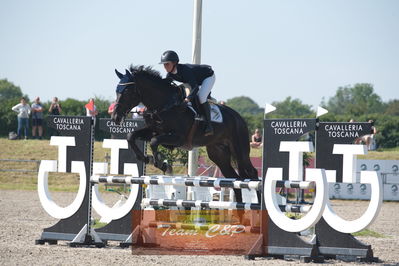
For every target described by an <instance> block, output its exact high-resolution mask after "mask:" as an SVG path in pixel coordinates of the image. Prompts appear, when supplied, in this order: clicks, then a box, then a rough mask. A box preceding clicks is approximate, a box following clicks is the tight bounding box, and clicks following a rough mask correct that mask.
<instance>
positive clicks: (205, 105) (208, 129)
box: [201, 101, 213, 136]
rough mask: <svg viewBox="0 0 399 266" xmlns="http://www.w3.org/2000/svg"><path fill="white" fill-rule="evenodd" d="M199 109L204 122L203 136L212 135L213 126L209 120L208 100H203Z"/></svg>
mask: <svg viewBox="0 0 399 266" xmlns="http://www.w3.org/2000/svg"><path fill="white" fill-rule="evenodd" d="M201 109H202V113H203V114H204V117H205V122H206V126H205V136H209V135H213V127H212V122H211V108H210V106H209V103H208V101H205V102H204V103H203V104H201Z"/></svg>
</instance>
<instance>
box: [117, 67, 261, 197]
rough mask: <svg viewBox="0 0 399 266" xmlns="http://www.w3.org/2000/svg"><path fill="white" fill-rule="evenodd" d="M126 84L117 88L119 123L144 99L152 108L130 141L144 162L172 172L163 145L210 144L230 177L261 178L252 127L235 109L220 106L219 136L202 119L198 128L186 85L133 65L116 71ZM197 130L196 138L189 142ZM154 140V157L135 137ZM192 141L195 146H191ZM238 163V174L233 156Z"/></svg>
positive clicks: (210, 150) (211, 152)
mask: <svg viewBox="0 0 399 266" xmlns="http://www.w3.org/2000/svg"><path fill="white" fill-rule="evenodd" d="M115 72H116V74H117V76H118V77H119V78H120V82H119V84H118V86H117V90H116V91H117V102H116V105H115V109H114V112H113V114H112V119H113V120H114V122H115V123H117V124H119V123H120V122H121V121H122V120H123V119H124V118H125V117H126V115H127V114H128V113H129V111H130V110H131V109H132V108H133V107H134V106H136V105H138V104H139V103H140V102H142V103H143V104H144V105H145V106H146V107H147V111H146V112H145V113H144V120H145V124H146V127H144V128H143V129H140V130H137V131H134V132H132V133H130V134H129V135H128V142H129V145H130V146H131V148H132V149H133V150H134V152H135V153H136V155H137V158H138V159H139V160H142V161H144V162H145V163H146V164H147V163H149V162H150V161H152V162H153V163H154V166H155V167H157V168H159V169H161V170H162V171H164V172H165V171H166V170H167V167H168V165H166V163H164V162H163V158H162V156H161V154H160V153H159V152H158V146H159V145H162V146H165V147H167V148H176V147H180V148H181V147H183V148H184V147H187V146H189V147H190V146H193V147H199V146H206V150H207V153H208V156H209V158H210V159H211V160H212V161H213V162H214V163H215V164H216V165H217V166H218V167H219V168H220V170H221V172H222V174H223V175H224V176H225V177H227V178H237V179H252V180H254V179H258V173H257V171H256V169H255V168H254V167H253V165H252V163H251V161H250V158H249V152H250V146H249V135H248V128H247V125H246V123H245V121H244V119H243V118H242V117H241V116H240V115H239V114H238V113H237V112H236V111H234V110H233V109H231V108H229V107H227V106H224V105H219V108H220V110H221V112H222V116H223V123H213V128H214V134H213V135H211V136H204V125H203V122H200V124H199V125H198V128H197V129H196V130H195V132H193V131H192V127H193V124H194V121H195V119H194V118H195V115H194V113H193V111H192V110H190V109H189V108H188V107H187V104H185V103H183V99H184V96H183V95H182V92H181V90H180V88H178V87H177V86H175V85H174V84H172V83H171V82H170V80H166V79H162V77H161V75H160V73H159V72H157V71H155V70H153V69H151V68H150V67H144V66H139V67H133V66H132V67H130V71H129V70H126V73H125V74H122V73H119V72H118V71H117V70H115ZM190 132H191V135H192V141H191V143H189V145H187V142H188V136H189V134H190ZM136 139H141V140H144V141H149V143H150V147H151V150H152V154H153V158H150V157H148V156H145V155H144V154H143V153H142V152H141V151H140V149H139V148H138V147H137V146H136V144H135V140H136ZM190 144H191V145H190ZM233 159H234V160H235V161H236V167H237V169H238V174H237V172H236V171H235V170H234V167H233V165H232V160H233ZM234 192H235V194H236V200H237V202H242V195H241V190H239V189H235V190H234Z"/></svg>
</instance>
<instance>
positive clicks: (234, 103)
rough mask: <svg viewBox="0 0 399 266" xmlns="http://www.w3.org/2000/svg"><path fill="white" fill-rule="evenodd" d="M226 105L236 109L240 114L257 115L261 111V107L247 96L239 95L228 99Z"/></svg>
mask: <svg viewBox="0 0 399 266" xmlns="http://www.w3.org/2000/svg"><path fill="white" fill-rule="evenodd" d="M226 105H228V106H229V107H231V108H233V109H234V110H236V111H237V112H238V113H240V114H241V115H245V114H250V115H257V114H260V113H263V109H262V108H260V107H259V105H258V104H257V103H256V102H254V101H253V100H252V99H251V98H249V97H247V96H240V97H234V98H231V99H228V100H227V102H226Z"/></svg>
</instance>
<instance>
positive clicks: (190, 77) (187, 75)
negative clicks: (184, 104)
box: [178, 65, 199, 101]
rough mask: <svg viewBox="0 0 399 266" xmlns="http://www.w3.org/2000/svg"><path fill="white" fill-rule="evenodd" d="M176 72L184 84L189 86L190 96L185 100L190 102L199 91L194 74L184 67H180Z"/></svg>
mask: <svg viewBox="0 0 399 266" xmlns="http://www.w3.org/2000/svg"><path fill="white" fill-rule="evenodd" d="M178 72H179V74H180V75H181V77H182V78H183V80H184V82H185V83H188V84H190V86H191V92H190V95H188V96H187V98H188V99H189V100H190V101H192V100H193V99H194V97H195V96H196V95H197V93H198V90H199V86H198V83H197V80H196V78H195V76H194V73H193V71H192V69H190V68H188V67H187V66H185V65H181V67H179V68H178Z"/></svg>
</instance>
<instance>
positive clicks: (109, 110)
mask: <svg viewBox="0 0 399 266" xmlns="http://www.w3.org/2000/svg"><path fill="white" fill-rule="evenodd" d="M115 105H116V102H112V103H111V105H110V106H109V107H108V114H109V115H110V116H111V115H112V113H113V112H114V109H115Z"/></svg>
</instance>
